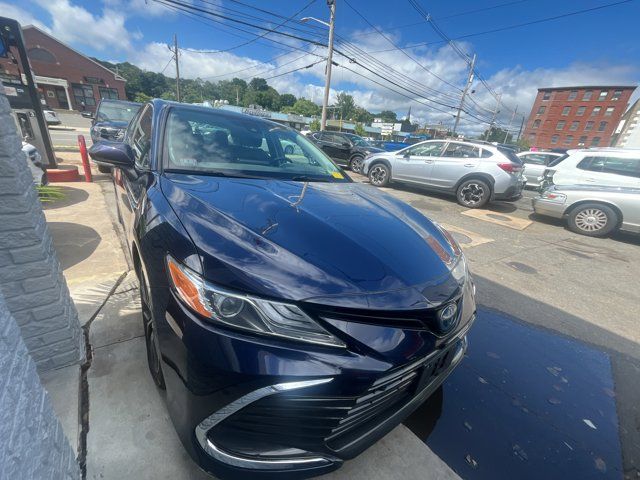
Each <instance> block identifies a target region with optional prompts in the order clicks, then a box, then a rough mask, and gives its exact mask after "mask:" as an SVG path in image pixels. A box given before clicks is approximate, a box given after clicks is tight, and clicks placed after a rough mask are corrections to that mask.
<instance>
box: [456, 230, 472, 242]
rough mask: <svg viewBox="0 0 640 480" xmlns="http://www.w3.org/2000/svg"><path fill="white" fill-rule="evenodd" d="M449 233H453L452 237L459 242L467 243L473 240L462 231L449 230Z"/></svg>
mask: <svg viewBox="0 0 640 480" xmlns="http://www.w3.org/2000/svg"><path fill="white" fill-rule="evenodd" d="M451 235H453V238H455V239H456V240H457V241H458V242H459V243H465V244H468V243H472V242H473V240H472V239H471V237H469V236H468V235H465V234H464V233H460V232H451Z"/></svg>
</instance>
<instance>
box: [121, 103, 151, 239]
mask: <svg viewBox="0 0 640 480" xmlns="http://www.w3.org/2000/svg"><path fill="white" fill-rule="evenodd" d="M152 118H153V107H152V106H151V105H146V106H145V107H144V108H143V109H142V110H141V111H140V113H139V114H138V115H137V117H136V118H135V119H134V120H133V122H132V124H131V126H130V128H129V130H128V131H127V135H126V137H125V143H127V145H129V147H130V148H131V152H132V154H133V157H134V168H132V169H117V171H116V174H115V177H114V181H115V183H116V192H117V196H118V206H119V211H120V216H121V220H122V223H123V224H124V230H125V232H126V234H127V236H128V237H129V241H130V242H131V241H132V238H133V237H132V235H131V234H132V232H133V229H134V226H135V220H136V215H137V211H138V207H139V205H140V203H141V201H142V199H143V198H144V195H145V193H146V187H147V183H148V180H149V167H150V163H151V155H150V149H151V123H152Z"/></svg>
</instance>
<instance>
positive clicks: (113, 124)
mask: <svg viewBox="0 0 640 480" xmlns="http://www.w3.org/2000/svg"><path fill="white" fill-rule="evenodd" d="M93 126H94V127H98V128H100V127H102V128H105V127H111V128H120V129H124V128H127V127H128V126H129V122H125V121H114V120H110V121H103V122H96V123H95V124H94V125H93Z"/></svg>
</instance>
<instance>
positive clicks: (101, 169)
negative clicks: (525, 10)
mask: <svg viewBox="0 0 640 480" xmlns="http://www.w3.org/2000/svg"><path fill="white" fill-rule="evenodd" d="M98 171H99V172H100V173H111V167H107V166H106V165H98Z"/></svg>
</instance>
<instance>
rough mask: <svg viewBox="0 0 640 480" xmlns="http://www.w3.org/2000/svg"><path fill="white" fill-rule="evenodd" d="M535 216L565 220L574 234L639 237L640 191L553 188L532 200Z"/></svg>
mask: <svg viewBox="0 0 640 480" xmlns="http://www.w3.org/2000/svg"><path fill="white" fill-rule="evenodd" d="M533 209H534V210H535V212H536V214H538V215H544V216H548V217H555V218H562V219H566V221H567V224H568V226H569V228H570V229H571V230H573V231H574V232H576V233H580V234H582V235H588V236H591V237H602V236H605V235H607V234H609V233H611V232H612V231H613V230H616V229H620V230H625V231H628V232H634V233H640V189H638V188H627V187H605V186H596V185H566V186H558V185H555V186H551V187H549V188H547V189H546V190H544V191H543V192H542V193H541V194H540V195H539V196H537V197H536V198H534V199H533Z"/></svg>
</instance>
